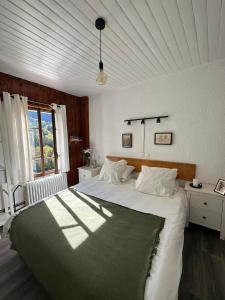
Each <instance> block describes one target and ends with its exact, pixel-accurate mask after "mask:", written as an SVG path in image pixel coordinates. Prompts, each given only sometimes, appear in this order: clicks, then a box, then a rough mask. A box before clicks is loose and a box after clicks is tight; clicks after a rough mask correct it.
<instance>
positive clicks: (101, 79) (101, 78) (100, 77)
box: [95, 18, 107, 85]
mask: <svg viewBox="0 0 225 300" xmlns="http://www.w3.org/2000/svg"><path fill="white" fill-rule="evenodd" d="M95 27H96V28H97V29H98V30H99V31H100V61H99V72H98V74H97V78H96V83H97V84H98V85H104V84H106V82H107V75H106V73H104V72H103V62H102V30H103V29H104V28H105V20H104V19H102V18H98V19H97V20H96V21H95Z"/></svg>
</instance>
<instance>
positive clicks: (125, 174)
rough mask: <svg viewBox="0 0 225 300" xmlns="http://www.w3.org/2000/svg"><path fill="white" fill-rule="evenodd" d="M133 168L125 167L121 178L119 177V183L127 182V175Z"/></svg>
mask: <svg viewBox="0 0 225 300" xmlns="http://www.w3.org/2000/svg"><path fill="white" fill-rule="evenodd" d="M134 169H135V167H133V166H126V168H125V170H124V172H123V174H122V176H121V181H122V182H125V181H127V180H128V178H129V175H130V174H131V173H132V172H133V171H134Z"/></svg>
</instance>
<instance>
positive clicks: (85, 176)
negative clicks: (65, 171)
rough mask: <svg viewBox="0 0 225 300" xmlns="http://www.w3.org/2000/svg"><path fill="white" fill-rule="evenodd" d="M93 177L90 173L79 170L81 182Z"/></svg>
mask: <svg viewBox="0 0 225 300" xmlns="http://www.w3.org/2000/svg"><path fill="white" fill-rule="evenodd" d="M91 177H92V176H91V172H88V171H86V170H79V182H82V181H84V180H87V179H90V178H91Z"/></svg>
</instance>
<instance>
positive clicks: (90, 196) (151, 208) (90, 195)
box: [11, 158, 195, 300]
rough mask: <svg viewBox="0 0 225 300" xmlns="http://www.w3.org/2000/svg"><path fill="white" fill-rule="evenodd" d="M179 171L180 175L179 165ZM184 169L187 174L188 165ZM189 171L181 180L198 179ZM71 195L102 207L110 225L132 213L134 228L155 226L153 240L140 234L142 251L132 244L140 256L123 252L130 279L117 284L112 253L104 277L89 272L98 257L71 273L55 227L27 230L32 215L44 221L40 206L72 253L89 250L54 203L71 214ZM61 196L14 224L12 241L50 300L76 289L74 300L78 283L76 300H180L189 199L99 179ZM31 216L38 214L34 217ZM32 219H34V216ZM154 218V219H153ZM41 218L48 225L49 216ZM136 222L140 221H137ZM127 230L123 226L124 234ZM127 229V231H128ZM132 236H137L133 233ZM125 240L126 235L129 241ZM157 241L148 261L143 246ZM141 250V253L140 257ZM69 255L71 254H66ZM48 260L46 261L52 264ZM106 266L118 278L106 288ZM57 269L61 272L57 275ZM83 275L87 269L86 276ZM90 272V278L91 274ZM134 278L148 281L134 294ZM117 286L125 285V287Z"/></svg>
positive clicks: (181, 193)
mask: <svg viewBox="0 0 225 300" xmlns="http://www.w3.org/2000/svg"><path fill="white" fill-rule="evenodd" d="M118 159H119V158H118ZM139 163H142V162H140V160H138V164H139ZM148 163H150V161H148ZM133 164H134V162H133ZM138 164H137V163H136V165H137V168H138ZM177 166H178V170H179V163H178V165H177ZM181 167H182V168H183V165H182V166H181ZM189 167H190V165H189V164H188V168H189ZM188 168H186V169H188ZM189 171H190V170H189ZM189 171H188V172H186V173H185V171H184V174H185V175H184V174H183V175H182V177H180V178H182V179H186V178H187V177H188V176H193V174H191V173H190V172H189ZM194 172H195V166H194V165H193V168H192V173H194ZM178 174H181V173H178ZM184 177H185V178H184ZM72 194H73V197H74V194H75V196H76V197H78V198H80V197H82V199H83V201H89V203H88V204H90V203H91V205H94V206H96V205H97V206H98V205H100V208H101V210H102V213H104V216H105V218H106V219H107V218H109V220H110V217H111V215H112V212H113V214H115V215H116V214H117V212H119V214H120V213H122V216H125V215H124V211H126V210H128V213H129V214H130V213H131V219H128V221H129V222H132V221H131V220H138V218H139V219H140V220H144V219H145V218H146V224H150V225H151V226H153V228H154V230H153V232H150V231H149V235H148V231H146V233H145V236H141V235H140V232H139V233H138V234H137V235H136V236H135V239H136V240H137V242H138V243H140V246H139V245H138V247H137V245H136V244H133V245H134V248H136V250H135V251H136V252H132V251H128V249H127V250H126V249H125V250H124V248H123V249H122V256H121V258H120V259H122V261H121V264H122V265H123V261H125V264H124V268H127V269H124V270H126V272H127V273H124V274H123V276H122V277H120V276H119V275H121V274H118V278H115V277H116V276H115V274H117V273H115V272H114V271H115V270H114V269H116V268H117V267H118V266H117V263H116V261H113V262H107V252H106V253H105V254H104V257H103V259H102V260H103V261H104V263H105V264H104V263H103V265H101V266H103V267H102V268H103V270H102V271H103V273H101V274H100V272H98V270H97V271H96V270H95V269H98V268H96V265H95V264H93V268H91V267H90V264H92V262H93V260H91V259H89V258H90V256H91V255H92V254H93V253H94V251H93V252H90V251H89V252H87V253H88V262H86V263H87V265H85V262H83V263H84V264H83V265H82V264H80V261H81V262H82V257H81V259H80V261H79V260H78V262H76V263H77V269H78V270H79V272H80V273H79V272H78V273H76V272H73V270H74V269H76V267H75V266H76V265H75V266H73V269H72V270H71V269H70V268H71V264H70V262H71V261H72V260H73V257H71V259H72V260H70V261H69V260H66V259H63V258H62V257H61V258H60V259H59V255H61V254H62V253H64V252H63V251H64V250H65V248H60V247H61V245H59V244H57V241H58V238H56V237H58V233H57V234H56V235H55V232H54V231H53V230H52V228H51V226H49V227H47V228H46V224H45V225H44V221H43V222H42V219H41V218H34V217H33V219H32V224H34V225H32V226H31V227H29V226H27V224H28V222H29V221H30V219H29V218H31V217H32V213H33V216H34V215H35V214H36V216H37V213H39V215H40V214H43V211H41V210H40V211H39V212H38V209H40V208H41V206H46V207H47V209H48V211H51V214H52V215H53V217H54V219H55V223H57V225H62V224H63V229H62V230H65V233H66V234H64V237H65V238H66V239H67V242H68V244H70V246H71V248H73V249H77V248H79V247H80V246H81V244H82V247H83V246H84V245H85V242H87V241H88V240H89V237H88V236H85V235H84V236H83V240H81V241H79V243H78V242H77V241H76V240H74V234H73V233H72V231H70V230H71V228H72V229H73V228H74V225H73V226H72V227H71V220H70V218H71V216H70V214H68V213H67V212H65V213H64V214H63V215H61V216H60V218H58V212H59V210H60V208H59V207H58V206H56V205H55V202H54V201H55V200H54V199H57V200H59V198H60V199H61V198H62V199H63V198H64V199H65V203H66V205H67V208H68V207H69V210H70V209H71V208H72V207H73V205H74V200H72V198H71V199H70V198H69V197H72V196H69V195H72ZM58 195H59V196H57V195H56V196H54V197H51V198H50V199H47V200H45V201H44V202H42V204H40V203H39V204H37V205H36V207H33V208H29V209H26V210H24V212H23V213H22V214H20V215H23V218H22V217H21V218H19V216H20V215H19V216H18V218H17V217H16V218H15V220H14V221H12V228H11V240H12V244H13V247H14V248H15V249H16V250H18V252H19V254H20V255H21V256H22V258H23V259H24V261H25V262H26V263H27V264H28V266H29V267H30V268H31V270H32V271H33V273H34V275H35V276H36V277H37V279H38V280H39V281H40V282H41V283H42V285H43V286H44V287H45V288H46V290H47V291H48V293H49V294H50V296H52V298H53V299H74V295H75V293H76V288H74V294H73V297H71V298H70V297H69V296H68V295H70V292H68V294H66V293H67V291H69V289H70V288H72V286H73V282H76V283H77V282H79V286H81V287H82V288H81V289H80V290H79V289H77V291H78V290H79V292H80V294H79V293H78V297H77V299H96V300H97V299H143V298H144V299H145V300H151V299H154V300H161V299H168V300H169V299H171V300H175V299H177V293H178V286H179V281H180V276H181V272H182V249H183V238H184V235H183V232H184V226H185V222H186V214H187V202H186V197H185V193H184V190H183V188H178V190H177V192H176V193H175V194H174V195H173V196H172V197H157V196H153V195H147V194H144V193H140V192H138V191H137V190H135V189H134V179H131V180H129V181H127V182H126V183H123V184H121V185H119V186H118V185H113V184H109V183H107V182H104V181H99V180H98V178H93V179H91V180H88V181H85V182H83V183H80V184H78V185H76V186H75V187H72V188H71V189H69V190H65V191H62V192H60V193H59V194H58ZM60 201H61V200H60ZM70 204H71V205H70ZM113 205H114V206H113ZM81 206H82V205H80V206H79V205H78V206H77V207H76V209H78V210H77V211H76V212H80V211H82V208H81ZM107 208H109V209H107ZM32 210H33V211H34V212H32ZM103 210H104V211H103ZM26 211H27V213H26ZM29 213H31V215H30V216H29ZM110 214H111V215H110ZM133 215H135V216H133ZM102 216H103V215H102ZM140 216H141V218H140ZM150 216H151V219H149V217H150ZM28 217H29V218H28ZM42 217H43V220H44V216H42ZM83 217H84V216H82V218H83ZM133 217H134V218H135V219H132V218H133ZM82 218H81V219H82ZM117 220H118V219H117ZM89 221H90V220H89ZM89 221H88V222H89ZM102 222H103V223H104V220H99V221H98V222H97V223H98V224H97V225H96V221H95V224H94V226H96V227H95V228H94V229H93V228H92V229H93V230H92V231H93V232H97V231H98V230H99V228H101V226H102V225H103V223H102ZM134 222H135V221H134ZM35 223H37V224H35ZM42 223H43V224H42ZM108 223H110V222H108ZM141 223H142V221H141ZM121 224H122V223H121ZM33 226H34V227H33ZM42 226H44V227H42ZM125 226H127V224H125ZM145 226H146V225H145ZM147 226H148V225H147ZM154 226H155V227H154ZM58 227H60V226H58ZM114 227H115V224H114ZM122 227H123V224H122V225H121V228H122ZM37 228H40V229H41V230H38V229H37ZM61 228H62V226H61V227H60V229H61ZM125 228H126V230H127V227H125ZM133 228H134V229H133ZM140 228H142V229H143V230H146V227H140ZM89 229H90V228H89ZM142 229H141V230H142ZM45 230H46V231H45ZM51 230H52V231H51ZM113 230H114V229H113ZM132 230H136V228H135V227H132ZM46 232H48V235H47V237H48V238H47V239H46V238H45V239H44V238H43V237H44V236H45V235H46ZM49 232H50V234H49ZM114 233H115V232H114V231H113V234H114ZM119 234H121V236H122V235H123V232H122V231H121V232H119ZM130 234H131V236H132V233H130ZM150 236H151V237H150ZM52 237H54V239H52ZM71 237H72V238H71ZM124 237H125V238H126V235H124ZM152 237H153V240H152V244H151V253H150V254H151V255H150V256H151V260H150V259H149V257H148V255H149V254H148V253H145V252H141V251H142V249H143V250H144V247H146V246H143V245H142V242H143V243H144V242H145V240H146V241H147V242H148V243H150V242H151V239H152ZM98 238H99V236H98ZM104 238H105V237H104ZM132 238H133V237H132ZM59 240H60V238H59ZM95 240H96V239H95ZM115 241H118V245H119V247H120V241H119V240H118V232H117V235H116V234H115ZM77 243H78V244H77ZM95 243H96V241H95ZM94 245H95V244H94ZM101 245H102V244H101ZM115 245H116V243H115ZM89 247H93V244H91V246H90V245H89ZM115 248H116V246H115ZM117 248H118V247H117ZM139 248H140V249H139ZM37 249H38V250H37ZM79 249H80V248H79ZM82 249H83V251H84V253H85V251H86V250H85V249H84V248H82ZM89 250H90V249H89ZM131 250H132V249H131ZM139 250H140V253H138V252H139ZM99 251H101V249H99ZM126 251H127V253H128V254H129V255H134V254H135V255H136V254H137V259H133V260H131V265H130V266H129V264H127V260H128V262H129V259H128V258H129V257H128V256H129V255H127V253H126ZM55 253H56V254H55ZM65 253H67V252H66V250H65ZM132 253H134V254H132ZM142 253H143V256H144V255H145V254H146V255H147V256H146V259H147V260H145V261H142V260H141V257H142ZM96 255H97V254H95V255H94V254H93V258H94V260H95V259H96V257H97V256H96ZM108 257H109V258H110V257H113V258H114V256H110V254H109V255H108ZM44 258H47V262H46V260H45V259H44ZM139 259H140V263H139ZM136 260H137V261H136ZM148 260H149V264H150V266H146V270H145V272H147V271H148V272H147V273H148V275H149V276H145V275H143V272H142V271H143V270H142V265H141V264H143V267H144V266H145V264H146V261H147V262H148ZM44 261H45V263H43V262H44ZM107 263H108V264H109V263H110V264H111V265H110V270H111V269H112V268H111V266H113V273H112V274H113V275H112V280H111V279H109V280H108V281H107V282H106V281H105V278H104V277H107V274H108V273H107V271H106V270H105V269H104V268H105V266H106V265H107ZM48 265H49V266H48ZM56 265H57V268H56V269H54V268H55V266H56ZM78 265H79V266H78ZM118 265H120V264H118ZM140 266H141V267H140ZM147 267H148V268H147ZM79 268H80V269H79ZM53 269H54V272H53ZM82 269H84V272H83V270H82ZM90 269H94V279H93V277H90V278H91V279H92V280H93V282H94V281H95V282H94V283H95V286H93V285H92V283H90V281H91V280H90V278H89V276H88V272H89V271H90ZM69 270H70V271H69ZM118 270H119V269H118ZM124 270H123V269H122V270H121V269H120V272H119V273H123V271H124ZM85 271H86V272H87V273H86V274H85ZM57 272H58V273H61V274H60V276H61V277H63V278H64V279H65V278H67V279H66V280H64V281H61V277H60V276H55V274H56V273H57ZM104 272H105V276H104ZM139 272H140V273H139ZM71 273H74V278H73V279H72V280H70V279H71ZM134 273H137V275H138V274H142V275H143V276H145V277H143V278H144V281H143V279H142V281H141V282H140V284H137V287H136V288H135V284H136V282H135V281H132V280H134V279H135V274H134ZM147 273H146V275H147ZM43 274H45V276H43ZM102 274H103V276H102ZM56 275H57V274H56ZM138 276H139V275H138ZM43 277H44V278H43ZM139 277H141V276H139ZM139 277H138V278H139ZM96 278H97V279H96ZM74 280H75V281H74ZM117 280H119V282H121V286H120V283H118V281H117ZM110 281H112V284H111V283H110V284H111V285H112V286H113V288H112V286H110V284H109V286H108V283H109V282H110ZM62 282H63V284H62ZM129 282H131V283H132V285H131V286H130V287H129ZM69 284H70V285H69ZM101 284H102V285H101ZM60 285H63V288H64V291H63V295H64V294H65V295H67V296H66V297H64V298H62V296H59V295H60V292H61V287H60V288H59V286H60ZM104 285H105V287H104ZM96 286H97V287H96ZM109 287H110V288H109ZM116 287H117V288H116ZM86 288H87V289H86ZM132 288H134V290H132ZM88 289H89V290H92V292H91V293H89V292H88V291H86V290H88ZM110 289H113V292H112V293H110ZM136 289H137V290H139V292H138V293H137V294H136V293H135V292H136ZM128 290H129V291H128ZM93 291H94V292H93ZM120 292H121V296H120V294H118V293H120ZM85 293H86V294H85ZM98 293H99V294H98ZM142 293H143V297H142V296H141V295H142ZM111 295H112V296H111Z"/></svg>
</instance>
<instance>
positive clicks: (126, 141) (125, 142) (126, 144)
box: [122, 133, 132, 148]
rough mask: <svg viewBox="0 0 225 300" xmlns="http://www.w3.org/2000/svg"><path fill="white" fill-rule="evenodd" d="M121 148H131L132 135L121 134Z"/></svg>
mask: <svg viewBox="0 0 225 300" xmlns="http://www.w3.org/2000/svg"><path fill="white" fill-rule="evenodd" d="M122 147H123V148H132V133H123V134H122Z"/></svg>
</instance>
